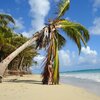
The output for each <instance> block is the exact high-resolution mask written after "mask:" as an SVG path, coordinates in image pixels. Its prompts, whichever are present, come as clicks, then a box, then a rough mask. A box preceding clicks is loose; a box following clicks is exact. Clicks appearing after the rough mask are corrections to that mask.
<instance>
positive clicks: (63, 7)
mask: <svg viewBox="0 0 100 100" xmlns="http://www.w3.org/2000/svg"><path fill="white" fill-rule="evenodd" d="M69 5H70V0H61V2H60V3H59V13H58V19H59V18H60V17H62V16H63V15H64V14H65V12H66V11H67V10H68V9H69Z"/></svg>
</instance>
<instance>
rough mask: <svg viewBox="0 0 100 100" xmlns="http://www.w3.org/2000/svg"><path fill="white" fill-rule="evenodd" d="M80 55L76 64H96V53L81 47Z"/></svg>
mask: <svg viewBox="0 0 100 100" xmlns="http://www.w3.org/2000/svg"><path fill="white" fill-rule="evenodd" d="M82 54H83V55H81V56H80V57H79V59H78V64H96V63H97V62H98V58H97V51H96V50H91V49H90V47H89V46H88V47H87V48H85V47H82Z"/></svg>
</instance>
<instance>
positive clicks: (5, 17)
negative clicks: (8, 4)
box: [0, 14, 15, 24]
mask: <svg viewBox="0 0 100 100" xmlns="http://www.w3.org/2000/svg"><path fill="white" fill-rule="evenodd" d="M0 18H1V19H6V20H8V21H9V22H12V23H13V24H15V21H14V19H13V18H12V16H11V15H8V14H0Z"/></svg>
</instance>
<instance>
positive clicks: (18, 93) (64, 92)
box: [0, 75, 100, 100]
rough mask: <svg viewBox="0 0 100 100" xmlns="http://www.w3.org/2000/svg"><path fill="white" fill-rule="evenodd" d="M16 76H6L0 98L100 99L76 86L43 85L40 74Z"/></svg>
mask: <svg viewBox="0 0 100 100" xmlns="http://www.w3.org/2000/svg"><path fill="white" fill-rule="evenodd" d="M15 78H16V77H15V76H13V77H12V76H10V77H7V78H4V82H3V83H1V84H0V100H100V97H98V96H96V95H94V94H92V93H88V92H87V91H86V90H85V89H82V88H78V87H75V86H71V85H64V84H60V85H42V84H41V78H40V76H39V75H28V76H24V77H17V80H16V79H15ZM14 79H15V80H14Z"/></svg>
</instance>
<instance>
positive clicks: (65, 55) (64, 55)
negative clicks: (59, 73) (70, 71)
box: [59, 50, 71, 66]
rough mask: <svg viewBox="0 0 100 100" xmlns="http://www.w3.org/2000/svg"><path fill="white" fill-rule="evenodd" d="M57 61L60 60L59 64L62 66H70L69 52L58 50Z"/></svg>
mask: <svg viewBox="0 0 100 100" xmlns="http://www.w3.org/2000/svg"><path fill="white" fill-rule="evenodd" d="M59 59H60V63H61V65H62V66H68V65H70V63H71V59H70V52H69V50H67V51H64V50H60V51H59Z"/></svg>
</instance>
